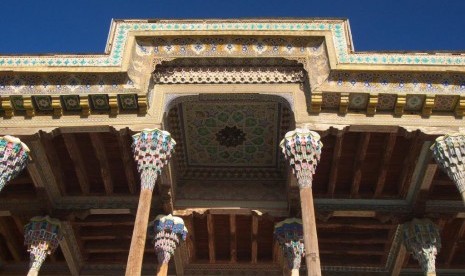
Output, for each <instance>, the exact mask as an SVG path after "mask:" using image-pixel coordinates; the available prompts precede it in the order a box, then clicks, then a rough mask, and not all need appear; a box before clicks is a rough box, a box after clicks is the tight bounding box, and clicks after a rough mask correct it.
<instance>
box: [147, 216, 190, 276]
mask: <svg viewBox="0 0 465 276" xmlns="http://www.w3.org/2000/svg"><path fill="white" fill-rule="evenodd" d="M153 233H154V237H153V244H154V247H155V253H156V254H157V259H158V268H157V275H158V276H166V275H167V273H168V263H169V261H170V259H171V257H172V256H174V251H175V250H176V248H177V246H178V245H179V243H180V242H181V241H185V240H186V237H187V228H186V227H185V226H184V221H183V220H182V218H180V217H175V216H172V215H167V216H164V215H159V216H157V218H156V219H155V221H154V227H153Z"/></svg>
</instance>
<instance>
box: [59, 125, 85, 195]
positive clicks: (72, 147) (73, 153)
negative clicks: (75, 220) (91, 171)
mask: <svg viewBox="0 0 465 276" xmlns="http://www.w3.org/2000/svg"><path fill="white" fill-rule="evenodd" d="M63 139H64V141H65V145H66V149H67V150H68V153H69V156H70V158H71V160H72V161H73V162H74V168H75V170H76V176H77V178H78V180H79V185H80V187H81V191H82V193H83V194H84V195H88V194H89V193H90V184H89V176H88V174H87V172H86V167H85V162H84V159H83V158H82V155H81V151H80V150H79V147H78V144H77V141H76V137H75V136H74V134H71V133H64V134H63Z"/></svg>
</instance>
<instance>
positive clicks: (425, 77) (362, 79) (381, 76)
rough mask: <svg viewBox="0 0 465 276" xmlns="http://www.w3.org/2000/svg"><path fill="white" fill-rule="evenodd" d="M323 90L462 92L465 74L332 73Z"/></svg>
mask: <svg viewBox="0 0 465 276" xmlns="http://www.w3.org/2000/svg"><path fill="white" fill-rule="evenodd" d="M322 89H323V90H329V91H341V92H366V93H373V92H381V93H382V92H384V93H429V94H431V93H465V75H463V74H455V73H426V72H424V73H405V72H387V73H373V72H333V73H331V74H330V77H329V78H328V80H327V82H326V83H325V84H324V86H323V87H322Z"/></svg>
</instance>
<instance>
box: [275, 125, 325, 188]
mask: <svg viewBox="0 0 465 276" xmlns="http://www.w3.org/2000/svg"><path fill="white" fill-rule="evenodd" d="M280 146H281V148H282V151H283V154H284V156H285V157H286V159H288V160H289V163H290V165H291V167H292V172H293V173H294V174H295V175H296V176H297V179H298V181H299V187H300V188H305V187H312V181H313V175H314V174H315V171H316V166H317V165H318V162H319V161H320V157H321V150H322V148H323V143H321V141H320V135H319V134H318V133H316V132H314V131H311V130H308V129H303V128H297V129H295V130H293V131H289V132H288V133H286V135H285V137H284V139H283V140H282V141H281V143H280Z"/></svg>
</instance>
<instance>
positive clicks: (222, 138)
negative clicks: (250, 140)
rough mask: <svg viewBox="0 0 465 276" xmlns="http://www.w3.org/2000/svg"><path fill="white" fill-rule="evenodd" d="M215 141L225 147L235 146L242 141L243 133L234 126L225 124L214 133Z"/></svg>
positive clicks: (243, 139) (243, 138)
mask: <svg viewBox="0 0 465 276" xmlns="http://www.w3.org/2000/svg"><path fill="white" fill-rule="evenodd" d="M216 141H218V143H220V145H222V146H225V147H227V148H229V147H237V146H239V145H241V144H242V143H244V141H245V133H244V132H243V131H242V130H240V129H238V128H237V127H236V126H233V127H229V126H226V127H225V128H223V129H222V130H220V131H218V132H217V133H216Z"/></svg>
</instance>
